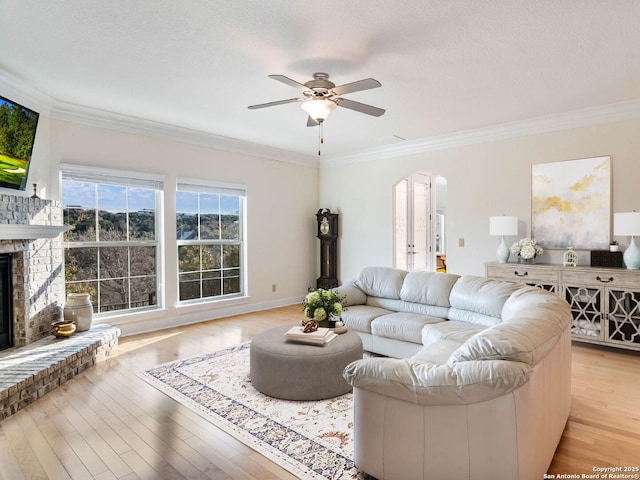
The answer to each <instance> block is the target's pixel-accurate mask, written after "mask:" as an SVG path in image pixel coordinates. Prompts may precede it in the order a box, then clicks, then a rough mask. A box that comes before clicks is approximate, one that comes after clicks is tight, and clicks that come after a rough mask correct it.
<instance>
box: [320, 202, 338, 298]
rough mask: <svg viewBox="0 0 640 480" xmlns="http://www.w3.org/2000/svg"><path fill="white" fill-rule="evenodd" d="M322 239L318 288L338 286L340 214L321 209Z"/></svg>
mask: <svg viewBox="0 0 640 480" xmlns="http://www.w3.org/2000/svg"><path fill="white" fill-rule="evenodd" d="M316 218H317V220H318V238H319V239H320V278H318V280H317V282H316V286H317V288H324V289H328V288H335V287H337V286H338V245H337V243H338V214H337V213H331V210H329V209H328V208H324V209H323V208H321V209H320V210H318V213H317V214H316Z"/></svg>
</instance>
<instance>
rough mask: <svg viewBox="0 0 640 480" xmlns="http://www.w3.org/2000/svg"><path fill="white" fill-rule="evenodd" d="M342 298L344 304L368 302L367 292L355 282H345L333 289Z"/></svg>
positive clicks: (347, 305)
mask: <svg viewBox="0 0 640 480" xmlns="http://www.w3.org/2000/svg"><path fill="white" fill-rule="evenodd" d="M332 290H333V291H334V292H336V293H337V294H338V295H339V296H340V298H341V299H342V306H343V307H349V306H351V305H364V304H365V303H366V302H367V294H366V293H364V292H363V291H362V290H360V289H359V288H358V287H356V286H355V285H354V284H353V282H349V283H345V284H344V285H340V286H339V287H336V288H334V289H332Z"/></svg>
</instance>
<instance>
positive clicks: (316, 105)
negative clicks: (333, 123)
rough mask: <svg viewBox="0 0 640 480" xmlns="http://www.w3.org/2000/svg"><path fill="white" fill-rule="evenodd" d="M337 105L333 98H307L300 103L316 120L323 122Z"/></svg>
mask: <svg viewBox="0 0 640 480" xmlns="http://www.w3.org/2000/svg"><path fill="white" fill-rule="evenodd" d="M337 106H338V105H336V103H335V102H332V101H331V100H307V101H306V102H303V103H302V105H300V108H302V109H303V110H304V111H305V112H307V113H308V114H309V116H310V117H311V118H313V119H314V120H315V121H316V122H318V123H322V122H324V121H325V120H326V119H327V117H328V116H329V114H330V113H331V112H333V110H335V108H336V107H337Z"/></svg>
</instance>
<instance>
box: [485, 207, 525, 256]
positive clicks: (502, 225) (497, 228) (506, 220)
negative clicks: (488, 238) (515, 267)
mask: <svg viewBox="0 0 640 480" xmlns="http://www.w3.org/2000/svg"><path fill="white" fill-rule="evenodd" d="M517 234H518V217H507V216H506V215H502V216H500V217H489V235H500V236H501V237H502V241H501V242H500V245H498V249H497V250H496V255H497V257H498V262H500V263H507V262H508V261H509V254H510V253H511V252H510V250H509V247H507V244H506V243H505V242H504V236H505V235H517Z"/></svg>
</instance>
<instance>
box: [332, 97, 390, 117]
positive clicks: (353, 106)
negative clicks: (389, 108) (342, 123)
mask: <svg viewBox="0 0 640 480" xmlns="http://www.w3.org/2000/svg"><path fill="white" fill-rule="evenodd" d="M333 101H334V102H336V103H337V104H338V106H339V107H343V108H348V109H349V110H355V111H356V112H360V113H366V114H367V115H373V116H374V117H380V116H381V115H384V112H385V111H384V109H382V108H378V107H374V106H372V105H367V104H366V103H360V102H354V101H353V100H348V99H346V98H334V99H333Z"/></svg>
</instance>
